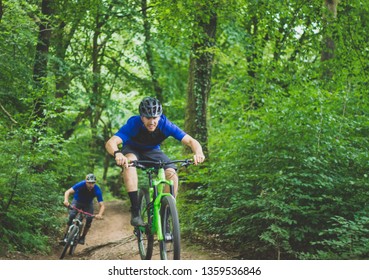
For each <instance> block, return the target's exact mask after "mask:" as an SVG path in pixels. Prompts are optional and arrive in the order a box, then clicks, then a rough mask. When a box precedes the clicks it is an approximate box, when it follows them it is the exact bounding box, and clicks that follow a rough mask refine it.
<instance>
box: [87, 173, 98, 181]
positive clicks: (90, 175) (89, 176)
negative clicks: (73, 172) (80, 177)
mask: <svg viewBox="0 0 369 280" xmlns="http://www.w3.org/2000/svg"><path fill="white" fill-rule="evenodd" d="M86 182H88V183H95V182H96V176H95V175H94V174H92V173H91V174H87V176H86Z"/></svg>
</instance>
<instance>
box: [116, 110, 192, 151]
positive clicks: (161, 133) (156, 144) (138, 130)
mask: <svg viewBox="0 0 369 280" xmlns="http://www.w3.org/2000/svg"><path fill="white" fill-rule="evenodd" d="M185 135H186V133H185V132H184V131H182V130H181V129H180V128H179V127H178V126H176V125H175V124H173V123H172V122H170V121H169V120H168V119H167V118H166V116H164V115H161V116H160V119H159V122H158V126H157V127H156V129H155V131H153V132H150V131H148V130H147V129H146V127H145V126H144V123H143V122H142V120H141V117H140V116H133V117H131V118H129V119H128V121H127V123H126V124H125V125H123V126H122V127H121V128H120V129H119V131H118V132H117V133H116V134H115V136H118V137H119V138H120V139H122V141H123V146H126V145H129V146H132V147H134V148H136V149H139V150H154V149H160V144H161V143H162V142H163V141H164V140H165V139H167V138H168V137H169V136H172V137H174V138H175V139H177V140H178V141H181V140H182V138H183V137H184V136H185Z"/></svg>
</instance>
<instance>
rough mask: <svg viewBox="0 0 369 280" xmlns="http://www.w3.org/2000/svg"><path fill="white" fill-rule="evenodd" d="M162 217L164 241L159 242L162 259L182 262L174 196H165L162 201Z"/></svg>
mask: <svg viewBox="0 0 369 280" xmlns="http://www.w3.org/2000/svg"><path fill="white" fill-rule="evenodd" d="M160 216H161V225H162V232H163V236H164V240H161V241H159V247H160V258H161V259H162V260H180V258H181V234H180V227H179V218H178V211H177V206H176V201H175V199H174V197H173V196H163V198H162V199H161V208H160Z"/></svg>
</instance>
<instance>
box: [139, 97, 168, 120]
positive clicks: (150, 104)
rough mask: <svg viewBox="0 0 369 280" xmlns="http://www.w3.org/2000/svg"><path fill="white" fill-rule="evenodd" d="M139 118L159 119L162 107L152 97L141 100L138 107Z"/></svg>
mask: <svg viewBox="0 0 369 280" xmlns="http://www.w3.org/2000/svg"><path fill="white" fill-rule="evenodd" d="M138 110H139V112H140V116H141V117H146V118H155V117H160V116H161V114H163V107H162V106H161V104H160V101H159V100H158V99H156V98H153V97H145V98H144V99H142V101H141V103H140V106H139V107H138Z"/></svg>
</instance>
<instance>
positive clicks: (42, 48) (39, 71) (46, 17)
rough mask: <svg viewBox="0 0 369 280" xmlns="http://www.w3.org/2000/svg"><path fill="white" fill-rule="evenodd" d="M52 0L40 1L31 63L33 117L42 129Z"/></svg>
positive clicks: (34, 140)
mask: <svg viewBox="0 0 369 280" xmlns="http://www.w3.org/2000/svg"><path fill="white" fill-rule="evenodd" d="M51 1H52V0H42V3H41V11H42V15H43V17H42V19H41V21H40V22H39V23H38V27H39V33H38V40H37V45H36V55H35V62H34V65H33V80H34V82H35V85H36V89H37V91H38V97H36V98H35V100H34V118H35V119H37V120H39V121H40V122H39V123H38V124H37V126H38V127H39V129H42V126H43V124H42V123H43V120H44V119H45V114H44V105H45V104H44V100H43V93H42V80H43V79H45V78H46V77H47V64H48V55H49V47H50V39H51V23H50V18H51V16H52V14H53V11H52V8H51ZM37 141H38V139H37V137H34V138H33V142H34V143H35V142H37Z"/></svg>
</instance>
